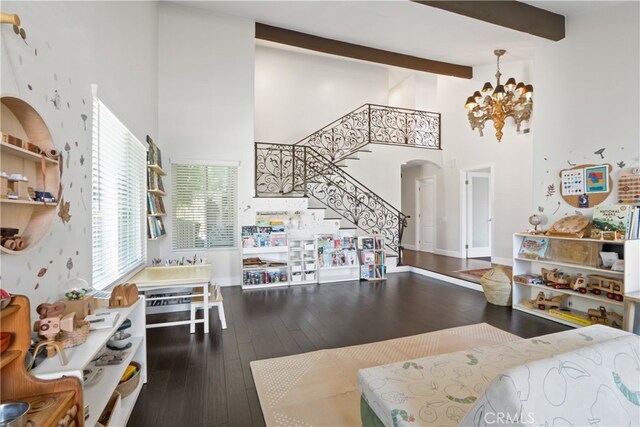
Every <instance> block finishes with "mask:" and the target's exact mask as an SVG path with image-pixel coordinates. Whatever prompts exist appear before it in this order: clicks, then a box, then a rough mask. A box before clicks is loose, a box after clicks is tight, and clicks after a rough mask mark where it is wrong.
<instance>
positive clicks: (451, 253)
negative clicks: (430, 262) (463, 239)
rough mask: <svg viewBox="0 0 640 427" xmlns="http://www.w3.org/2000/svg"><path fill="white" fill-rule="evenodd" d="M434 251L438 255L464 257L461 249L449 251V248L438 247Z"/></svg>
mask: <svg viewBox="0 0 640 427" xmlns="http://www.w3.org/2000/svg"><path fill="white" fill-rule="evenodd" d="M433 253H434V254H436V255H444V256H450V257H454V258H464V257H463V256H462V253H460V251H447V250H444V249H438V248H436V249H435V250H434V251H433Z"/></svg>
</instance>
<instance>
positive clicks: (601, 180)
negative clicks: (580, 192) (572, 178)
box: [584, 165, 609, 194]
mask: <svg viewBox="0 0 640 427" xmlns="http://www.w3.org/2000/svg"><path fill="white" fill-rule="evenodd" d="M584 186H585V193H587V194H592V193H609V166H608V165H598V166H589V167H585V168H584Z"/></svg>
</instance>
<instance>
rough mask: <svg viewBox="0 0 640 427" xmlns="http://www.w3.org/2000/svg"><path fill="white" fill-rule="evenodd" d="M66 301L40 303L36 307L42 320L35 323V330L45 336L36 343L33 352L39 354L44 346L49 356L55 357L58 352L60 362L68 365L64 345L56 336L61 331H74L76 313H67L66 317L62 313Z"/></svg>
mask: <svg viewBox="0 0 640 427" xmlns="http://www.w3.org/2000/svg"><path fill="white" fill-rule="evenodd" d="M64 309H65V305H64V303H56V304H40V305H39V306H38V307H37V308H36V312H37V313H38V314H39V315H40V320H39V321H37V322H36V323H35V325H34V326H35V330H36V331H37V332H38V335H40V336H41V337H43V338H44V340H43V341H40V342H39V343H38V344H36V347H35V349H34V350H33V354H38V351H39V350H40V348H42V347H44V348H45V349H46V351H47V357H54V356H55V355H56V353H58V356H59V357H60V363H61V364H62V365H66V364H67V363H68V362H69V361H68V359H67V355H66V354H65V352H64V346H63V344H62V343H61V342H60V341H56V339H55V338H56V336H57V335H58V333H59V332H60V331H67V332H70V331H73V319H74V317H75V313H70V314H67V315H66V316H64V317H62V318H61V317H60V315H61V314H62V313H63V312H64Z"/></svg>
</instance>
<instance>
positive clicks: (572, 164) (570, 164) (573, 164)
mask: <svg viewBox="0 0 640 427" xmlns="http://www.w3.org/2000/svg"><path fill="white" fill-rule="evenodd" d="M567 163H569V166H575V165H576V163H571V162H570V161H569V160H567Z"/></svg>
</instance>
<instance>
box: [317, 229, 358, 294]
mask: <svg viewBox="0 0 640 427" xmlns="http://www.w3.org/2000/svg"><path fill="white" fill-rule="evenodd" d="M316 239H317V246H318V267H319V275H318V283H328V282H347V281H351V280H358V279H359V278H360V264H359V263H358V252H357V249H356V238H355V237H353V236H335V235H332V234H321V235H317V236H316Z"/></svg>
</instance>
